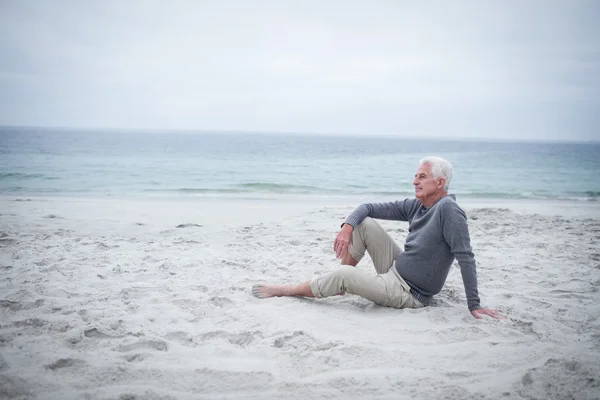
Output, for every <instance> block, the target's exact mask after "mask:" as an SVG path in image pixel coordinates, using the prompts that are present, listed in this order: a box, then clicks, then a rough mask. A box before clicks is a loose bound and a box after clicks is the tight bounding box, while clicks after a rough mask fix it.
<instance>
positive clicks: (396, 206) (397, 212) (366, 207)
mask: <svg viewBox="0 0 600 400" xmlns="http://www.w3.org/2000/svg"><path fill="white" fill-rule="evenodd" d="M417 208H418V200H417V199H405V200H401V201H400V200H399V201H394V202H389V203H370V204H361V205H360V206H358V207H357V208H356V210H354V211H353V212H352V214H350V215H349V216H348V218H346V221H345V222H344V223H343V224H342V230H341V231H340V232H339V233H338V234H337V237H336V238H335V241H334V243H333V249H334V250H335V256H336V257H337V258H340V257H342V256H343V255H344V254H346V252H347V251H348V246H349V245H350V242H351V240H352V231H353V230H354V228H356V226H357V225H359V224H360V223H361V222H363V221H364V219H365V218H367V217H371V218H377V219H388V220H396V221H408V220H409V219H410V218H411V217H412V216H413V215H414V213H415V212H416V210H417Z"/></svg>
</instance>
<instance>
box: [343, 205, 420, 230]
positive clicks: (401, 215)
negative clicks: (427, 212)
mask: <svg viewBox="0 0 600 400" xmlns="http://www.w3.org/2000/svg"><path fill="white" fill-rule="evenodd" d="M418 204H419V200H417V199H416V198H415V199H404V200H398V201H393V202H389V203H367V204H361V205H360V206H358V207H357V208H356V210H354V211H353V212H352V214H350V215H349V216H348V218H346V221H345V222H344V224H348V225H352V227H353V228H356V226H357V225H358V224H360V223H361V222H363V220H364V219H365V218H367V217H371V218H375V219H387V220H393V221H408V220H409V219H410V218H411V217H412V216H413V215H414V213H415V212H416V210H417V208H418ZM342 226H343V225H342Z"/></svg>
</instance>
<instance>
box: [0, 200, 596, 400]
mask: <svg viewBox="0 0 600 400" xmlns="http://www.w3.org/2000/svg"><path fill="white" fill-rule="evenodd" d="M356 205H357V204H351V203H349V202H344V201H339V202H336V201H328V202H319V201H316V200H315V201H311V202H290V201H267V200H259V201H248V200H246V201H242V200H237V201H234V200H230V201H218V200H216V199H215V200H206V199H205V200H199V199H188V200H167V199H138V200H134V199H130V200H125V199H110V198H107V199H92V198H80V199H75V198H37V197H31V198H28V197H21V198H17V197H14V196H12V197H11V196H4V197H2V198H0V398H2V399H4V398H6V399H61V400H63V399H122V400H125V399H204V398H207V399H270V398H291V399H293V398H298V399H307V398H309V399H312V398H328V399H338V398H339V399H342V398H343V399H349V398H350V399H364V398H382V399H404V398H419V399H420V398H436V399H498V398H506V399H568V398H569V399H570V398H573V399H598V398H600V301H599V300H600V293H599V292H598V288H599V287H600V246H599V245H598V243H600V205H599V204H598V203H593V202H581V203H569V204H567V203H564V204H561V203H558V204H549V203H546V204H545V203H529V204H525V203H513V204H509V205H501V204H491V205H489V204H488V205H487V206H486V204H471V205H468V204H465V205H464V206H465V209H466V210H467V212H468V215H469V218H470V229H471V236H472V243H473V247H474V251H475V254H476V257H477V261H478V275H479V282H480V284H479V293H480V296H481V298H482V302H483V304H484V305H486V306H489V307H493V308H498V309H500V310H502V311H503V312H504V313H505V314H506V315H507V316H508V317H509V318H508V319H506V320H502V321H497V320H492V319H490V318H486V319H484V320H477V319H475V318H473V317H472V316H471V315H470V313H469V312H468V310H467V307H466V301H465V295H464V289H463V286H462V281H461V278H460V270H459V268H458V267H457V266H453V267H452V269H451V271H450V275H449V278H448V280H447V282H446V285H445V287H444V289H443V291H442V292H441V293H440V294H439V295H437V296H436V297H435V302H434V304H433V305H432V306H430V307H426V308H424V309H419V310H396V309H390V308H385V307H380V306H377V305H374V304H372V303H370V302H369V301H367V300H364V299H361V298H359V297H356V296H351V295H346V296H339V297H335V298H329V299H303V298H272V299H264V300H260V299H257V298H255V297H253V296H252V295H251V287H252V285H253V284H255V283H259V282H273V283H291V282H300V281H303V280H307V279H310V278H311V277H312V276H313V275H314V274H318V273H321V272H325V271H329V270H330V269H332V268H336V266H337V262H336V260H335V255H334V253H333V249H332V247H333V239H334V238H335V235H336V234H337V232H338V230H339V226H340V223H341V222H342V221H343V219H344V217H345V216H346V215H348V213H349V212H350V211H352V209H353V208H354V206H356ZM382 225H383V226H384V227H385V228H386V229H388V231H389V232H390V233H391V234H392V236H393V237H394V238H396V239H397V240H398V241H399V242H403V240H404V238H405V236H406V234H407V224H406V223H400V222H389V221H384V222H382ZM359 268H365V269H371V268H372V264H371V262H370V260H368V258H365V260H363V261H362V262H361V264H359Z"/></svg>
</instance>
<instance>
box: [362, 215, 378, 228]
mask: <svg viewBox="0 0 600 400" xmlns="http://www.w3.org/2000/svg"><path fill="white" fill-rule="evenodd" d="M375 225H379V224H378V223H377V221H375V220H374V219H373V218H371V217H367V218H365V219H363V220H362V222H361V223H360V224H358V225H357V228H363V229H364V228H368V227H370V226H375Z"/></svg>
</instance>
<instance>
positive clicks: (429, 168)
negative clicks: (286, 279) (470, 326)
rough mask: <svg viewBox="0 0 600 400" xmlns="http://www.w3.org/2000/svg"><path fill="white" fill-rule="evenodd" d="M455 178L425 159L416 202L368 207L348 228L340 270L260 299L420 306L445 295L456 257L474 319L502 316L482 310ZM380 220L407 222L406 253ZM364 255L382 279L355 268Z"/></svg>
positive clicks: (271, 288)
mask: <svg viewBox="0 0 600 400" xmlns="http://www.w3.org/2000/svg"><path fill="white" fill-rule="evenodd" d="M451 180H452V165H450V163H449V162H448V161H446V160H444V159H442V158H439V157H426V158H423V159H422V160H421V161H420V162H419V168H418V170H417V173H416V174H415V179H414V181H413V185H414V187H415V197H416V198H414V199H405V200H402V201H396V202H390V203H378V204H362V205H361V206H359V207H358V208H357V209H356V210H354V212H352V214H350V216H349V217H348V218H347V219H346V221H345V222H344V224H342V229H341V231H340V232H339V233H338V235H337V237H336V239H335V243H334V250H335V253H336V256H337V257H338V258H341V264H342V267H341V268H338V269H336V270H334V271H332V272H329V273H327V274H324V275H320V276H317V277H315V278H313V279H312V280H310V281H307V282H304V283H300V284H298V285H267V284H261V285H255V286H254V287H253V288H252V292H253V294H254V295H255V296H257V297H259V298H267V297H273V296H305V297H319V298H320V297H329V296H334V295H337V294H344V293H350V294H356V295H359V296H361V297H364V298H366V299H368V300H371V301H373V302H374V303H377V304H380V305H382V306H387V307H395V308H421V307H424V306H427V305H429V303H430V301H431V299H432V297H433V295H435V294H437V293H439V292H440V290H441V289H442V287H443V285H444V283H445V281H446V278H447V276H448V271H449V270H450V266H451V265H452V263H453V262H454V260H455V259H456V260H457V261H458V264H459V266H460V270H461V274H462V279H463V283H464V286H465V293H466V295H467V305H468V308H469V311H470V312H471V314H472V315H473V316H474V317H475V318H479V319H480V318H482V317H483V315H488V316H490V317H493V318H496V319H498V318H503V317H504V316H503V315H502V313H500V312H499V311H497V310H492V309H488V308H483V307H481V305H480V302H479V296H478V293H477V272H476V264H475V257H474V255H473V252H472V250H471V244H470V238H469V229H468V225H467V217H466V215H465V212H464V211H463V210H462V209H461V208H460V207H459V206H458V204H456V201H455V200H454V196H453V195H448V186H449V185H450V181H451ZM373 218H377V219H386V220H397V221H408V223H409V229H408V230H409V234H408V236H407V238H406V243H405V244H404V251H402V250H401V249H400V248H399V247H398V245H397V244H396V243H395V242H394V241H393V240H392V238H391V237H390V236H389V235H388V234H387V233H386V232H385V231H384V230H383V228H381V226H380V225H379V224H378V223H377V222H375V220H374V219H373ZM365 251H366V252H368V253H369V255H370V256H371V259H372V260H373V264H374V265H375V270H376V271H377V275H374V274H372V273H368V272H366V271H362V270H359V269H357V268H354V267H355V266H356V264H358V262H359V261H360V260H361V259H362V257H363V256H364V254H365Z"/></svg>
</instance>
